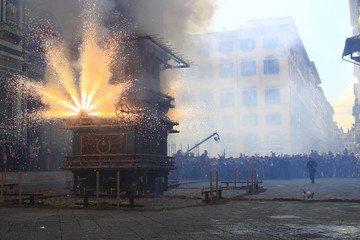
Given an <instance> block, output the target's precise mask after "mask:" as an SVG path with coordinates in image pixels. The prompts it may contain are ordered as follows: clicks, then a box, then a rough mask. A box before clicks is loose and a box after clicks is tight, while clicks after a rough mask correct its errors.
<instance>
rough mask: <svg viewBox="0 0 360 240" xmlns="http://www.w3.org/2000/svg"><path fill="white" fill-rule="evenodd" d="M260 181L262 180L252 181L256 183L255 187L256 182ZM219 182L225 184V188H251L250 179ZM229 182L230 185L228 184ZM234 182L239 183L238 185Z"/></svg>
mask: <svg viewBox="0 0 360 240" xmlns="http://www.w3.org/2000/svg"><path fill="white" fill-rule="evenodd" d="M259 183H262V181H261V180H260V181H256V182H253V184H254V185H256V189H257V188H258V184H259ZM221 184H226V189H230V188H232V189H247V188H248V187H249V188H251V185H252V184H251V181H249V182H248V181H236V182H235V181H221ZM230 184H231V185H232V186H230ZM236 184H240V186H236Z"/></svg>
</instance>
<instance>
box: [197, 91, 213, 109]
mask: <svg viewBox="0 0 360 240" xmlns="http://www.w3.org/2000/svg"><path fill="white" fill-rule="evenodd" d="M199 104H200V107H212V106H213V105H214V96H213V93H212V92H211V91H204V92H201V93H200V94H199Z"/></svg>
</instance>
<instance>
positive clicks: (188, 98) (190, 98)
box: [181, 93, 196, 107]
mask: <svg viewBox="0 0 360 240" xmlns="http://www.w3.org/2000/svg"><path fill="white" fill-rule="evenodd" d="M194 104H196V98H195V95H194V94H191V93H186V94H183V95H182V96H181V106H182V107H190V106H193V105H194Z"/></svg>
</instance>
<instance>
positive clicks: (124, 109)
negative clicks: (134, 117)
mask: <svg viewBox="0 0 360 240" xmlns="http://www.w3.org/2000/svg"><path fill="white" fill-rule="evenodd" d="M129 113H130V109H129V107H128V105H126V104H125V103H120V104H118V105H117V106H116V109H115V114H116V116H117V117H118V118H120V119H124V118H125V117H126V116H127V115H129Z"/></svg>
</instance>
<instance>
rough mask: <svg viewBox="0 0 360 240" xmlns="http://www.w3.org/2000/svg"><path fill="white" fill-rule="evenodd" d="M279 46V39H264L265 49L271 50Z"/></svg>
mask: <svg viewBox="0 0 360 240" xmlns="http://www.w3.org/2000/svg"><path fill="white" fill-rule="evenodd" d="M278 45H279V40H278V37H267V38H263V48H267V49H271V48H276V47H277V46H278Z"/></svg>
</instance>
